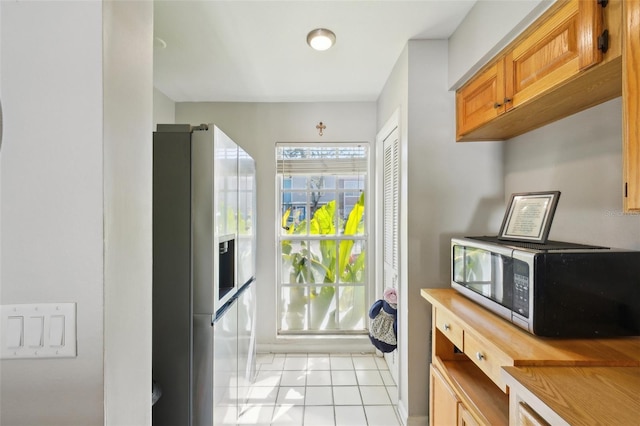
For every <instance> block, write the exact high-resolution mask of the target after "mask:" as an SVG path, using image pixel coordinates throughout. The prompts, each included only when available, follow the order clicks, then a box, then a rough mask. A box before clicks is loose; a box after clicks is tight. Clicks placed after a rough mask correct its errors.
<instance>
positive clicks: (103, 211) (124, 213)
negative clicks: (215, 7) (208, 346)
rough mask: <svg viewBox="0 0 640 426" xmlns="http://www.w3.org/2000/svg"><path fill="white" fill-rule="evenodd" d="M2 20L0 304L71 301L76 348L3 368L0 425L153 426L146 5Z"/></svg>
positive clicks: (8, 6) (21, 5) (8, 13)
mask: <svg viewBox="0 0 640 426" xmlns="http://www.w3.org/2000/svg"><path fill="white" fill-rule="evenodd" d="M103 8H104V9H103ZM0 10H1V17H2V22H1V24H0V30H1V33H0V42H1V43H2V44H1V45H0V57H1V58H2V60H1V63H2V70H1V73H0V76H1V80H0V87H1V88H2V96H3V99H2V101H3V107H4V112H5V125H6V127H5V138H4V142H3V146H2V151H1V152H0V174H1V176H2V179H1V185H2V187H1V192H0V194H1V196H2V199H1V203H0V212H1V230H2V235H1V247H2V250H1V257H0V263H1V265H2V266H1V276H0V279H1V288H0V301H1V303H2V304H12V303H39V302H42V303H46V302H76V303H77V348H78V355H77V357H76V358H67V359H37V360H7V361H1V362H0V369H1V371H0V382H1V384H0V392H1V398H0V413H1V414H0V416H1V418H0V423H1V424H3V425H5V424H6V425H12V426H13V425H35V424H42V425H101V424H113V425H116V424H118V425H133V424H135V425H144V424H150V412H151V407H150V399H151V398H150V387H151V342H150V339H151V312H150V310H151V298H150V296H151V257H150V256H151V224H150V217H151V204H150V197H151V186H150V184H151V155H150V152H151V151H150V147H151V145H150V144H151V113H152V108H151V94H152V87H151V81H152V74H151V63H152V61H151V46H152V37H151V28H152V5H151V3H149V2H113V3H111V2H109V3H104V4H103V3H102V2H1V3H0ZM103 37H104V43H105V45H104V49H103ZM103 55H104V56H103ZM103 76H104V78H103Z"/></svg>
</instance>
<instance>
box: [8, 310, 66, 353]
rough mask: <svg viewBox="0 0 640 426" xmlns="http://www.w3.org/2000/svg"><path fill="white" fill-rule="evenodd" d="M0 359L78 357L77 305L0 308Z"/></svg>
mask: <svg viewBox="0 0 640 426" xmlns="http://www.w3.org/2000/svg"><path fill="white" fill-rule="evenodd" d="M0 331H1V333H0V336H2V341H1V342H0V343H1V346H0V359H24V358H73V357H75V356H77V343H76V304H75V303H37V304H20V305H0Z"/></svg>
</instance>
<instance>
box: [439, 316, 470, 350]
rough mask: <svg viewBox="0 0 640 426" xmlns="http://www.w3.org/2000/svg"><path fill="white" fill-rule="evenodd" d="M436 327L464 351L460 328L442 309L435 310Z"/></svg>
mask: <svg viewBox="0 0 640 426" xmlns="http://www.w3.org/2000/svg"><path fill="white" fill-rule="evenodd" d="M436 327H437V328H438V330H440V331H441V332H442V333H443V334H444V335H445V336H447V338H448V339H449V340H450V341H451V343H453V344H454V345H456V346H457V347H458V349H460V350H464V332H463V330H462V326H460V324H458V323H457V322H456V321H455V320H454V319H453V317H452V316H451V315H449V313H448V312H446V311H443V310H442V309H437V310H436Z"/></svg>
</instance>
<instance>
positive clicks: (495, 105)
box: [493, 102, 502, 109]
mask: <svg viewBox="0 0 640 426" xmlns="http://www.w3.org/2000/svg"><path fill="white" fill-rule="evenodd" d="M501 106H502V104H499V103H497V102H496V103H495V104H493V107H494V108H495V109H498V108H500V107H501Z"/></svg>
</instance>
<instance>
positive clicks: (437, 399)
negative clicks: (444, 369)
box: [429, 364, 460, 426]
mask: <svg viewBox="0 0 640 426" xmlns="http://www.w3.org/2000/svg"><path fill="white" fill-rule="evenodd" d="M430 382H431V386H430V388H431V392H430V394H429V398H430V401H429V418H430V419H431V425H432V426H451V425H457V424H458V405H460V400H459V399H458V397H457V396H456V394H455V392H454V391H453V389H451V387H450V386H449V385H448V384H447V382H446V381H445V380H444V378H443V377H442V373H440V372H439V371H438V369H437V368H436V367H435V366H434V365H433V364H432V365H431V379H430Z"/></svg>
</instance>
